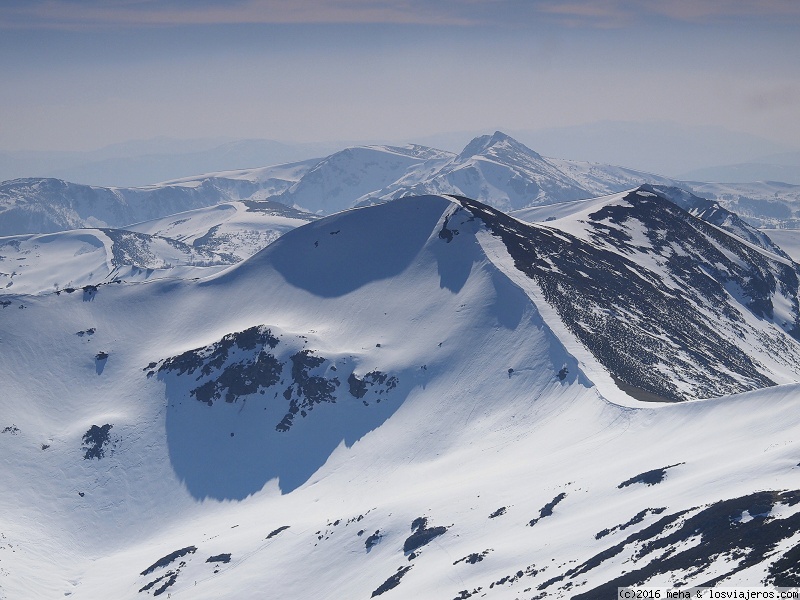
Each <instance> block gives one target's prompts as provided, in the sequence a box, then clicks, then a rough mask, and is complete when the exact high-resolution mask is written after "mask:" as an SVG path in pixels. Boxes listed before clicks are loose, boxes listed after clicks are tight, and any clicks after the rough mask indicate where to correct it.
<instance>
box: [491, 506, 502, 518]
mask: <svg viewBox="0 0 800 600" xmlns="http://www.w3.org/2000/svg"><path fill="white" fill-rule="evenodd" d="M504 514H506V507H505V506H501V507H500V508H498V509H497V510H496V511H494V512H493V513H492V514H490V515H489V518H490V519H496V518H497V517H500V516H502V515H504Z"/></svg>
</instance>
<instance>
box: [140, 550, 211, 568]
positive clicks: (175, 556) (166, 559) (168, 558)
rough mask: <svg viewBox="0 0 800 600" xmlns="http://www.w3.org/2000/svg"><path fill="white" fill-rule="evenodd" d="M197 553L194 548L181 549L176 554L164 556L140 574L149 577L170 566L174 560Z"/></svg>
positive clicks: (171, 553)
mask: <svg viewBox="0 0 800 600" xmlns="http://www.w3.org/2000/svg"><path fill="white" fill-rule="evenodd" d="M195 552H197V548H196V547H194V546H187V547H186V548H181V549H180V550H175V552H170V553H169V554H167V555H166V556H162V557H161V558H159V559H158V560H157V561H156V562H154V563H153V564H152V565H150V566H149V567H147V568H146V569H145V570H144V571H142V572H141V573H140V575H149V574H150V573H152V572H153V571H155V570H156V569H158V568H159V567H166V566H167V565H168V564H170V563H171V562H173V561H174V560H176V559H178V558H181V557H182V556H186V555H187V554H194V553H195Z"/></svg>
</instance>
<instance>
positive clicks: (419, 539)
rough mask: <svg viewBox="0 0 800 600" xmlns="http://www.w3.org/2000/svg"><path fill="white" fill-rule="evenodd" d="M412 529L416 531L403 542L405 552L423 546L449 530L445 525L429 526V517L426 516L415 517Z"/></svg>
mask: <svg viewBox="0 0 800 600" xmlns="http://www.w3.org/2000/svg"><path fill="white" fill-rule="evenodd" d="M411 529H412V531H413V532H414V533H412V534H411V535H410V536H408V537H407V538H406V541H405V542H404V543H403V552H405V553H406V554H408V553H409V552H413V551H414V550H417V549H418V548H422V546H424V545H426V544H428V543H429V542H431V541H432V540H433V539H434V538H437V537H439V536H440V535H442V534H443V533H445V532H446V531H447V527H443V526H438V527H428V519H427V518H426V517H419V518H417V519H414V522H413V523H411Z"/></svg>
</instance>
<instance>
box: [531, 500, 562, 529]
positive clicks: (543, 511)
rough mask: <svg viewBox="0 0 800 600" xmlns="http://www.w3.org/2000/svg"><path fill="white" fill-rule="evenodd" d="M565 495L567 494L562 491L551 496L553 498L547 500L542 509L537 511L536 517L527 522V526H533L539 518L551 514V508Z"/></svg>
mask: <svg viewBox="0 0 800 600" xmlns="http://www.w3.org/2000/svg"><path fill="white" fill-rule="evenodd" d="M566 497H567V495H566V494H565V493H564V492H561V493H560V494H559V495H558V496H556V497H555V498H553V499H552V500H551V501H550V502H548V503H547V504H545V505H544V506H543V507H542V509H541V510H540V511H539V516H538V517H537V518H535V519H532V520H531V521H530V522H529V523H528V526H529V527H533V526H534V525H536V523H538V522H539V521H540V520H541V519H544V518H545V517H549V516H550V515H552V514H553V509H554V508H555V507H556V505H557V504H558V503H559V502H561V501H562V500H563V499H564V498H566Z"/></svg>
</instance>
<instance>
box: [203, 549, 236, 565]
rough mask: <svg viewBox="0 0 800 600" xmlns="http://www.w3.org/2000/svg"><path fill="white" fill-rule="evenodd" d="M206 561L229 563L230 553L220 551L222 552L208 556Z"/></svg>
mask: <svg viewBox="0 0 800 600" xmlns="http://www.w3.org/2000/svg"><path fill="white" fill-rule="evenodd" d="M206 562H207V563H225V564H227V563H229V562H231V554H230V552H226V553H222V554H215V555H214V556H209V557H208V558H207V559H206Z"/></svg>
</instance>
